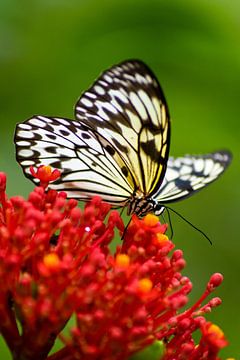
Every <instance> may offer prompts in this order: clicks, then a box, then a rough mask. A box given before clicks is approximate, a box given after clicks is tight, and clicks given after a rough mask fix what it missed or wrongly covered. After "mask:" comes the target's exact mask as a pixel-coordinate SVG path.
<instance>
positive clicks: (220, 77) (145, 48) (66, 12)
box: [0, 0, 240, 359]
mask: <svg viewBox="0 0 240 360" xmlns="http://www.w3.org/2000/svg"><path fill="white" fill-rule="evenodd" d="M239 13H240V4H239V2H237V1H236V0H234V1H231V2H229V1H227V0H222V1H217V0H213V1H211V2H209V1H207V0H196V1H190V0H184V1H179V0H173V1H166V0H159V1H157V0H149V1H146V0H131V1H128V0H122V1H111V0H104V1H97V0H89V1H84V0H51V1H49V0H23V1H21V2H19V1H17V0H8V1H7V0H2V1H1V2H0V79H1V87H0V104H1V106H0V139H1V141H0V154H1V156H0V169H1V171H6V172H7V174H8V179H9V181H8V193H9V195H16V194H21V195H27V194H28V193H29V190H30V189H31V188H32V185H31V184H30V182H29V181H28V180H26V179H25V178H24V177H23V176H22V174H21V170H20V168H19V166H18V165H17V164H16V162H15V156H14V145H13V140H12V139H13V133H14V128H15V124H16V123H17V122H21V121H23V120H25V119H27V118H28V117H30V116H32V115H34V114H43V115H44V114H45V115H53V116H54V115H55V116H56V115H58V116H66V117H69V118H73V111H72V109H73V105H74V103H75V102H76V100H77V98H78V96H79V95H80V94H81V92H82V91H84V90H85V89H86V88H87V87H88V86H89V85H90V84H91V83H92V81H93V79H94V78H95V77H97V76H98V75H99V73H100V72H101V71H102V70H104V69H106V68H108V67H110V66H111V65H112V64H114V63H117V62H118V61H122V60H124V59H128V58H139V59H142V60H143V61H145V62H146V63H147V64H148V65H149V66H150V67H151V68H152V69H153V71H154V72H155V73H156V75H157V76H158V78H159V81H160V82H161V84H162V86H163V89H164V91H165V94H166V98H167V101H168V104H169V108H170V113H171V115H172V140H171V150H170V153H171V154H172V155H175V156H176V155H182V154H184V153H195V154H197V153H206V152H208V151H212V150H217V149H220V148H227V149H230V150H231V151H232V152H233V155H234V156H235V159H234V161H233V164H232V166H231V167H230V169H229V170H228V171H227V172H226V174H224V175H223V177H222V178H221V179H220V180H219V181H217V182H216V183H215V184H213V185H211V186H210V187H209V188H208V189H206V190H203V191H202V192H200V193H199V194H198V195H196V196H194V197H193V198H190V199H189V200H186V201H183V202H181V203H179V204H176V205H175V209H176V210H177V211H179V212H180V213H181V214H183V215H184V216H185V217H186V218H187V219H188V220H189V221H191V222H193V224H195V225H196V226H198V227H200V228H201V229H202V230H203V231H205V232H206V233H207V234H208V236H209V237H210V238H211V240H212V241H213V246H212V247H210V246H209V244H208V243H207V242H206V241H205V239H204V238H202V237H201V236H200V235H199V233H197V232H194V231H193V229H191V228H190V227H188V226H187V225H186V224H185V223H183V222H182V221H181V220H179V219H177V218H176V217H175V216H172V221H173V226H174V241H175V242H176V244H177V247H179V248H181V249H183V250H184V253H185V258H186V259H187V262H188V266H187V270H186V271H187V274H188V275H189V277H190V278H191V279H192V280H193V283H194V284H198V285H195V288H194V292H193V293H194V294H193V296H195V299H196V298H197V297H198V295H199V294H200V293H201V292H202V290H203V287H204V284H205V283H206V282H207V280H208V278H209V276H210V275H211V274H212V273H213V272H216V271H218V272H222V273H223V274H224V277H225V281H224V283H223V285H222V287H221V289H220V291H219V292H218V294H216V295H219V296H221V297H222V299H223V305H222V306H221V308H218V309H216V310H215V311H214V312H213V313H212V314H211V315H210V318H211V320H213V321H215V322H216V323H217V324H219V325H220V326H221V327H222V329H223V330H224V332H225V334H226V336H227V337H228V338H229V341H230V346H229V348H227V349H226V350H223V352H222V356H223V357H224V356H227V355H228V356H233V357H234V356H236V357H237V356H238V354H239V338H238V337H239V335H238V334H239V331H240V327H239V321H236V314H237V313H238V309H239V303H240V292H239V291H237V290H236V284H237V283H238V274H239V272H240V265H239V255H238V254H239V251H240V242H239V239H238V235H237V234H238V227H237V223H238V221H239V206H240V205H239V204H240V186H239V175H240V162H239V156H240V155H239V154H240V148H239V130H240V125H239V124H240V122H239V118H240V110H239V88H240V47H239V24H240V22H239ZM192 301H193V300H192ZM2 349H3V346H2V345H1V350H0V351H1V356H2V357H3V358H4V359H7V355H5V354H2V351H3V350H2Z"/></svg>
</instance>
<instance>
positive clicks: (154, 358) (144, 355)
mask: <svg viewBox="0 0 240 360" xmlns="http://www.w3.org/2000/svg"><path fill="white" fill-rule="evenodd" d="M163 354H164V344H163V342H162V341H156V342H155V343H154V344H152V345H150V346H148V347H147V348H145V349H144V350H143V351H141V352H139V353H138V354H136V355H134V356H131V358H130V359H129V360H144V359H151V360H160V359H161V356H163Z"/></svg>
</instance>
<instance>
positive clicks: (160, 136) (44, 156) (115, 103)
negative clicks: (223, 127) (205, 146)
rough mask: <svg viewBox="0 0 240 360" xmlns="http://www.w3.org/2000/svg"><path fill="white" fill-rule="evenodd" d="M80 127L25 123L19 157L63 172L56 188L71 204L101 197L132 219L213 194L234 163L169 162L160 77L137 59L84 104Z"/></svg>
mask: <svg viewBox="0 0 240 360" xmlns="http://www.w3.org/2000/svg"><path fill="white" fill-rule="evenodd" d="M75 116H76V119H77V120H68V119H63V118H58V117H46V116H34V117H32V118H30V119H28V120H26V121H25V122H23V123H21V124H18V125H17V127H16V132H15V143H16V157H17V161H18V162H19V163H20V165H21V166H22V168H23V171H24V173H25V175H26V176H27V177H30V178H31V180H33V181H34V182H36V181H37V180H36V179H34V178H32V177H31V173H30V170H29V168H30V166H31V165H32V166H38V165H41V164H43V165H50V166H52V167H53V168H57V169H59V170H61V172H62V175H61V178H60V179H59V180H57V181H56V182H55V183H52V184H50V185H49V187H51V188H53V189H56V190H63V191H65V192H66V193H67V196H68V197H69V198H76V199H79V200H86V201H87V200H89V199H90V198H92V197H93V196H94V195H100V196H101V197H102V199H103V200H105V201H107V202H109V203H111V204H112V205H113V206H115V207H125V206H127V207H128V213H129V214H132V213H136V214H137V215H139V216H143V215H145V214H146V213H148V212H154V213H155V214H156V215H159V214H160V213H161V212H162V211H163V210H164V205H165V204H168V203H171V202H174V201H177V200H180V199H183V198H186V197H188V196H190V195H192V194H193V193H195V192H196V191H198V190H200V189H201V188H203V187H205V186H206V185H208V184H209V183H211V182H212V181H214V180H215V179H217V178H218V177H219V175H220V174H221V173H222V172H223V171H224V170H225V168H226V167H227V166H228V164H229V163H230V161H231V154H230V153H229V152H228V151H217V152H214V153H210V154H207V155H203V156H190V155H186V156H184V157H180V158H176V159H174V158H172V157H170V158H168V154H169V144H170V117H169V111H168V106H167V103H166V100H165V97H164V94H163V91H162V89H161V87H160V85H159V83H158V80H157V79H156V77H155V75H154V74H153V73H152V71H151V70H150V69H149V68H148V67H147V66H146V65H145V64H144V63H143V62H141V61H138V60H129V61H125V62H122V63H120V64H119V65H116V66H113V67H112V68H110V69H109V70H107V71H105V72H104V73H103V74H102V75H101V76H100V77H99V78H98V79H97V80H96V81H95V83H94V84H93V85H92V87H90V88H89V89H88V90H87V91H86V92H85V93H83V95H82V96H81V97H80V99H79V100H78V102H77V104H76V108H75Z"/></svg>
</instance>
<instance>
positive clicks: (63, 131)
mask: <svg viewBox="0 0 240 360" xmlns="http://www.w3.org/2000/svg"><path fill="white" fill-rule="evenodd" d="M60 133H61V135H63V136H68V135H69V134H70V133H69V131H66V130H62V129H60Z"/></svg>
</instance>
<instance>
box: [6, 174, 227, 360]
mask: <svg viewBox="0 0 240 360" xmlns="http://www.w3.org/2000/svg"><path fill="white" fill-rule="evenodd" d="M31 171H32V174H33V175H34V176H35V177H37V178H38V179H39V180H40V186H39V187H36V188H35V189H34V190H33V192H31V193H30V195H29V197H28V199H27V200H25V199H23V198H22V197H20V196H16V197H12V198H11V199H8V198H7V196H6V193H5V188H6V176H5V175H4V174H3V173H1V174H0V201H1V208H0V331H1V334H2V336H3V337H4V339H5V341H6V343H7V345H8V347H9V349H10V351H11V352H12V353H13V354H14V358H15V359H27V360H31V359H35V360H44V359H51V360H75V359H84V360H95V359H96V360H97V359H98V360H101V359H103V360H113V359H128V358H129V357H130V356H131V355H133V354H135V353H136V352H138V351H140V350H142V349H144V348H145V347H146V346H148V345H150V344H152V343H154V342H156V341H162V343H164V346H163V347H164V352H163V354H162V356H161V359H164V360H184V359H190V360H195V359H196V360H201V359H202V360H203V359H204V360H205V359H209V360H217V359H219V358H218V353H219V350H220V349H221V348H223V347H224V346H226V345H227V341H226V339H225V337H224V334H223V332H222V331H221V329H220V328H219V327H217V326H216V325H214V324H212V323H210V322H208V321H207V320H206V319H205V318H204V314H205V313H208V312H210V311H211V309H212V308H214V307H216V306H218V305H219V304H220V303H221V300H220V299H219V298H212V299H210V300H209V301H208V302H207V303H205V304H204V305H203V303H204V302H205V299H206V298H207V297H208V296H209V294H210V293H212V292H213V291H214V290H215V289H216V288H217V287H218V286H219V285H220V284H221V282H222V275H221V274H214V275H212V277H211V278H210V280H209V283H208V284H207V287H206V290H205V292H204V293H203V294H202V296H201V297H200V299H199V300H198V301H197V302H196V303H195V304H194V305H193V306H192V307H190V308H189V309H187V310H185V311H181V309H182V308H183V307H184V306H186V304H187V302H188V294H189V293H190V291H191V289H192V284H191V282H190V280H189V279H188V278H187V277H186V276H183V275H182V273H181V271H182V270H183V268H184V267H185V260H184V258H183V253H182V251H181V250H175V249H174V244H173V243H172V242H171V241H170V240H169V239H168V237H167V235H166V230H167V225H165V224H161V223H160V222H159V219H158V218H157V217H156V216H154V215H147V216H146V217H145V218H143V219H139V218H137V216H135V215H133V217H132V221H131V223H130V225H129V226H128V228H127V229H126V230H124V224H123V222H122V219H121V218H120V215H119V213H118V212H117V211H116V210H110V206H109V205H108V204H105V203H103V202H102V200H101V199H100V198H99V197H95V198H93V199H92V201H91V202H89V203H87V204H86V206H85V208H84V210H81V209H80V208H79V207H78V204H77V201H75V200H73V199H70V200H67V199H66V194H65V193H64V192H60V193H58V192H56V191H54V190H47V186H48V183H49V182H50V181H53V180H56V178H58V177H59V176H60V174H59V173H57V172H54V171H52V170H51V168H49V167H41V168H39V169H37V170H36V171H35V170H34V169H32V170H31ZM116 230H117V231H118V232H119V233H120V236H122V235H123V236H124V237H123V241H122V242H121V245H119V246H117V248H116V251H115V253H113V254H112V253H111V252H110V249H109V245H110V243H111V241H112V239H113V238H114V233H115V232H116ZM70 318H73V319H74V322H75V325H73V326H71V327H70V329H69V331H68V332H66V331H65V332H63V329H64V328H65V326H66V324H67V323H68V321H69V319H70ZM196 330H198V331H200V333H201V338H200V341H199V343H198V344H197V343H196V342H195V340H194V339H193V333H194V332H195V331H196ZM58 336H59V337H60V338H61V340H62V342H63V347H62V349H61V350H59V351H56V352H55V353H54V354H53V355H48V354H49V352H50V350H51V349H52V347H53V345H54V342H55V340H56V338H57V337H58Z"/></svg>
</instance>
